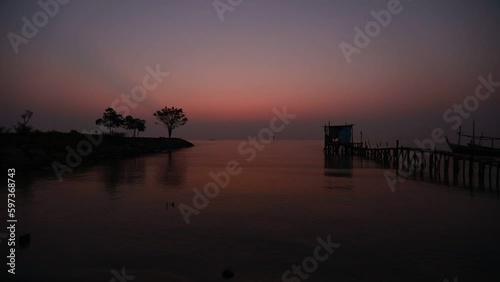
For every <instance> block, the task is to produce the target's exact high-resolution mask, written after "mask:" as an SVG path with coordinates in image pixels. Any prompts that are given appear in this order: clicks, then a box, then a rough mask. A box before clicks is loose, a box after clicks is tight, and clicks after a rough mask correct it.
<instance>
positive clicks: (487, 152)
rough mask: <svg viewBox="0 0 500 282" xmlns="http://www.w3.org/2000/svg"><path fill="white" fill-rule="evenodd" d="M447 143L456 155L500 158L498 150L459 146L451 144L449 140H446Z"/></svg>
mask: <svg viewBox="0 0 500 282" xmlns="http://www.w3.org/2000/svg"><path fill="white" fill-rule="evenodd" d="M446 143H448V146H449V147H450V150H451V151H452V152H453V153H456V154H463V155H477V156H488V157H500V149H497V148H489V147H484V146H478V145H475V146H474V145H473V146H463V145H457V144H453V143H450V141H448V138H446Z"/></svg>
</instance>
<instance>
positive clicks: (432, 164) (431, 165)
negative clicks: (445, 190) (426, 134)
mask: <svg viewBox="0 0 500 282" xmlns="http://www.w3.org/2000/svg"><path fill="white" fill-rule="evenodd" d="M433 169H434V153H431V154H430V155H429V178H430V179H431V181H433V180H434V177H433V171H432V170H433Z"/></svg>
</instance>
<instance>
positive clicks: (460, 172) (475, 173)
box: [325, 141, 500, 193]
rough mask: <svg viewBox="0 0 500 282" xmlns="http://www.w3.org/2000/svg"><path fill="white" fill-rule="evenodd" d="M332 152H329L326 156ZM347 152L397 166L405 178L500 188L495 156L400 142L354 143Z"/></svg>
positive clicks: (498, 166) (483, 187) (396, 171)
mask: <svg viewBox="0 0 500 282" xmlns="http://www.w3.org/2000/svg"><path fill="white" fill-rule="evenodd" d="M329 153H330V152H328V151H325V154H326V155H329ZM339 153H340V152H339ZM345 153H347V154H350V155H352V156H359V157H362V158H367V159H370V160H373V161H375V162H377V163H379V164H381V165H382V166H383V167H385V168H388V169H394V171H395V173H396V174H397V175H400V176H402V177H405V178H411V179H418V180H426V181H431V182H435V183H438V184H443V185H454V186H464V187H467V188H470V189H474V188H479V189H480V190H484V189H489V190H493V189H495V190H496V191H497V193H499V189H500V186H499V177H500V160H499V159H495V158H487V157H478V156H471V155H459V154H454V153H452V152H448V151H442V150H428V149H420V148H412V147H400V146H399V142H398V141H397V142H396V147H387V148H366V147H360V146H353V147H351V148H350V149H348V150H346V151H345Z"/></svg>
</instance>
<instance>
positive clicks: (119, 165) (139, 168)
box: [101, 157, 146, 194]
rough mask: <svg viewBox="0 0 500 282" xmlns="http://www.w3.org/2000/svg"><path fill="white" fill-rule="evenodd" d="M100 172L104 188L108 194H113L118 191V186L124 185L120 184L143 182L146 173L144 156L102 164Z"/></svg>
mask: <svg viewBox="0 0 500 282" xmlns="http://www.w3.org/2000/svg"><path fill="white" fill-rule="evenodd" d="M101 172H102V173H101V180H102V182H103V183H104V189H105V190H106V192H107V193H109V194H115V193H117V192H119V187H124V186H123V185H120V184H123V183H127V184H142V183H144V178H145V175H146V173H145V163H144V158H142V157H138V158H131V159H125V160H117V161H114V162H112V163H109V164H107V165H106V166H104V167H103V169H102V171H101Z"/></svg>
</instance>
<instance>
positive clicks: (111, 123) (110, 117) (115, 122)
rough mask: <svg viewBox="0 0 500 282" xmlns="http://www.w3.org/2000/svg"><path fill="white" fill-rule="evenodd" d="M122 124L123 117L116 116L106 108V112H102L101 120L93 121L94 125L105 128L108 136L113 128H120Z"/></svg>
mask: <svg viewBox="0 0 500 282" xmlns="http://www.w3.org/2000/svg"><path fill="white" fill-rule="evenodd" d="M123 123H124V119H123V116H122V115H120V114H118V113H117V112H116V111H115V110H114V109H112V108H107V109H106V110H104V113H103V114H102V118H100V119H97V120H96V121H95V124H97V125H102V126H104V127H106V128H107V129H108V130H109V134H112V133H113V128H118V127H121V126H122V125H123Z"/></svg>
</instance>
